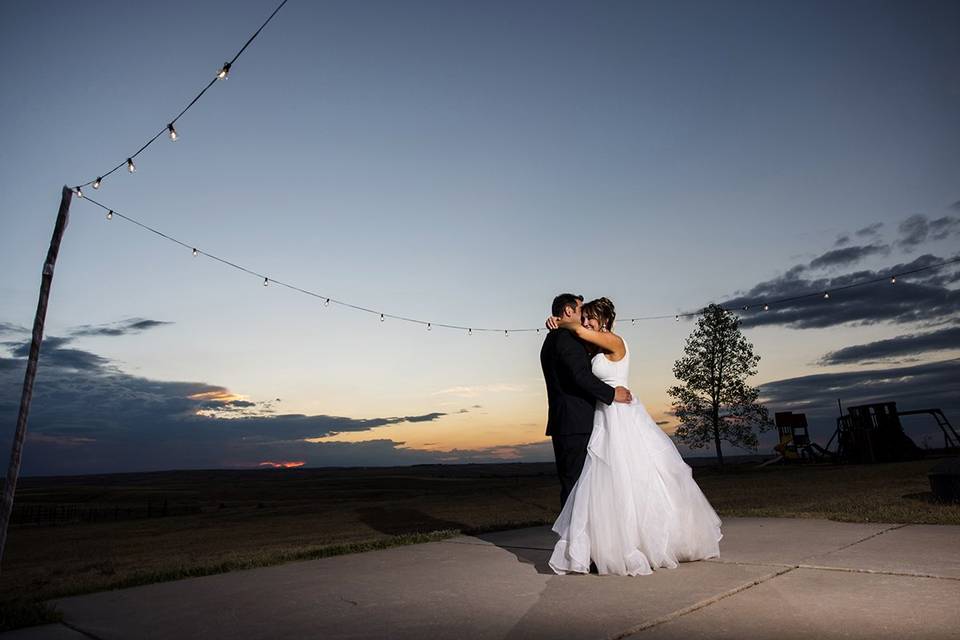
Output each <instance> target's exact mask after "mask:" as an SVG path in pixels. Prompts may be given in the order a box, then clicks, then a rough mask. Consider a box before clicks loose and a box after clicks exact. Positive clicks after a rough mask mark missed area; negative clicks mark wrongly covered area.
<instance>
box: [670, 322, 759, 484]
mask: <svg viewBox="0 0 960 640" xmlns="http://www.w3.org/2000/svg"><path fill="white" fill-rule="evenodd" d="M758 362H760V356H758V355H754V353H753V345H752V344H751V343H749V342H747V339H746V338H745V337H744V335H743V334H742V333H741V332H740V319H739V318H737V316H736V315H734V314H733V313H731V312H730V311H727V310H726V309H724V308H723V307H721V306H718V305H716V304H711V305H710V306H708V307H707V308H706V309H704V310H703V313H702V315H701V316H700V319H699V320H698V321H697V328H696V329H694V331H693V333H691V334H690V335H689V336H688V337H687V342H686V345H685V346H684V355H683V357H682V358H680V359H679V360H677V361H676V362H675V363H674V365H673V375H674V376H675V377H676V378H677V380H679V381H680V382H681V383H682V384H680V385H677V386H673V387H670V388H669V389H667V393H668V394H669V395H670V396H671V397H672V398H673V411H674V415H676V416H677V418H678V419H679V420H680V426H679V427H678V428H677V431H676V434H675V436H676V438H677V439H678V440H680V441H681V442H683V443H685V444H686V445H688V446H689V447H691V448H692V449H698V448H700V447H705V446H707V445H708V444H710V443H711V442H712V443H713V446H714V447H715V448H716V451H717V462H718V464H719V465H720V466H721V467H722V466H723V452H722V450H721V448H720V442H721V441H723V440H725V441H726V442H728V443H730V444H732V445H734V446H737V447H741V448H747V449H752V450H756V448H757V434H756V433H754V428H756V429H757V431H758V432H761V433H762V432H764V431H767V430H768V429H770V428H771V427H772V426H773V425H772V423H771V421H770V416H769V414H768V412H767V409H766V407H764V406H763V405H762V404H759V403H758V402H757V396H758V395H759V394H760V390H759V389H757V388H756V387H751V386H749V385H747V383H746V379H747V378H748V377H750V376H752V375H756V373H757V363H758Z"/></svg>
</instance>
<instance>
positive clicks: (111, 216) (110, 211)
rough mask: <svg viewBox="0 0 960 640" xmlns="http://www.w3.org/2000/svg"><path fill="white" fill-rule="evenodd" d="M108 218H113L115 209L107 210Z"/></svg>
mask: <svg viewBox="0 0 960 640" xmlns="http://www.w3.org/2000/svg"><path fill="white" fill-rule="evenodd" d="M107 220H113V209H110V210H109V211H107Z"/></svg>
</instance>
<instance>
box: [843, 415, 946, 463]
mask: <svg viewBox="0 0 960 640" xmlns="http://www.w3.org/2000/svg"><path fill="white" fill-rule="evenodd" d="M924 413H929V414H930V415H932V416H933V417H934V419H935V420H936V421H937V426H938V427H940V431H941V432H942V433H943V447H944V449H948V450H949V449H960V434H957V431H956V429H954V428H953V425H951V424H950V421H949V420H947V416H945V415H944V413H943V411H941V410H940V409H914V410H911V411H898V410H897V403H896V402H878V403H875V404H865V405H859V406H856V407H849V408H848V414H847V415H845V416H843V415H842V416H840V417H839V418H837V430H836V431H834V433H833V436H831V438H830V442H828V443H827V447H826V448H827V449H829V448H830V444H831V443H832V442H833V440H834V438H836V439H837V453H836V456H837V458H838V459H839V460H841V461H842V462H861V463H872V462H895V461H898V460H914V459H916V458H920V457H922V456H923V450H922V449H920V447H918V446H917V445H916V443H914V441H913V440H911V439H910V437H909V436H907V434H906V433H904V431H903V425H902V424H901V423H900V417H901V416H912V415H920V414H924Z"/></svg>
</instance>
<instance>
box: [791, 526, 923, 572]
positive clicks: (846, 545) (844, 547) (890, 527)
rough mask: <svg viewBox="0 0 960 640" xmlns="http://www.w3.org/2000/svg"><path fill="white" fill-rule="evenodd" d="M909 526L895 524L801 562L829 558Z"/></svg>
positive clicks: (804, 558) (811, 555)
mask: <svg viewBox="0 0 960 640" xmlns="http://www.w3.org/2000/svg"><path fill="white" fill-rule="evenodd" d="M909 526H910V523H901V524H895V525H892V526H889V527H887V528H886V529H881V530H880V531H875V532H874V533H871V534H870V535H868V536H866V537H864V538H860V539H859V540H854V541H853V542H851V543H849V544H845V545H843V546H842V547H837V548H836V549H831V550H830V551H827V552H826V553H812V554H810V555H809V556H804V557H803V558H800V562H803V561H804V560H806V559H807V558H815V557H817V556H828V555H830V554H832V553H836V552H838V551H843V550H844V549H849V548H850V547H853V546H855V545H858V544H860V543H861V542H866V541H867V540H870V539H872V538H876V537H877V536H882V535H883V534H885V533H887V532H888V531H895V530H897V529H902V528H904V527H909Z"/></svg>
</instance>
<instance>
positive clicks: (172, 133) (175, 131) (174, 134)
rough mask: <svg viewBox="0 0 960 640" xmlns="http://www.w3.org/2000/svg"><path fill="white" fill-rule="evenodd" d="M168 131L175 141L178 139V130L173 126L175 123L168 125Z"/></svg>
mask: <svg viewBox="0 0 960 640" xmlns="http://www.w3.org/2000/svg"><path fill="white" fill-rule="evenodd" d="M167 132H168V133H169V135H170V139H171V140H172V141H174V142H176V141H177V130H176V129H174V128H173V123H172V122H171V123H170V124H168V125H167Z"/></svg>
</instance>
